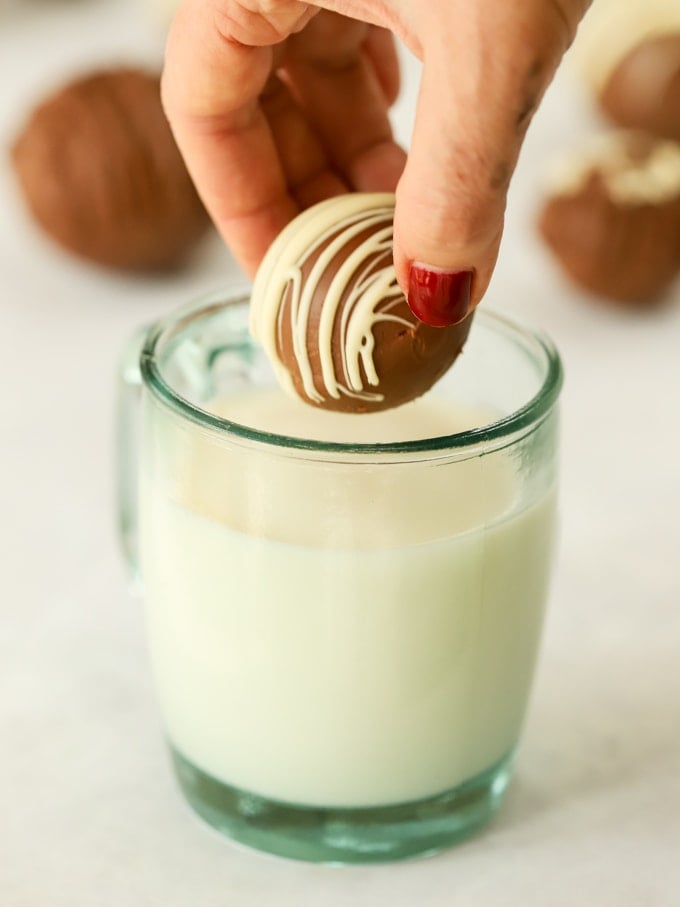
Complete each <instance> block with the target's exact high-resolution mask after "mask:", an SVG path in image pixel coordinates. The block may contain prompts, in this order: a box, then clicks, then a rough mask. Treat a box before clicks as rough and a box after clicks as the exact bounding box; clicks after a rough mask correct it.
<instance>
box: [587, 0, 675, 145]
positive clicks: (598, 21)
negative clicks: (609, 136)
mask: <svg viewBox="0 0 680 907" xmlns="http://www.w3.org/2000/svg"><path fill="white" fill-rule="evenodd" d="M569 58H570V60H571V62H572V64H573V66H574V69H575V70H576V72H577V73H578V74H579V75H580V78H581V80H582V81H583V83H584V84H585V85H586V87H587V88H588V90H589V91H590V93H591V95H592V97H593V99H594V100H595V102H596V103H597V105H598V106H599V108H600V110H601V111H602V113H604V115H605V116H606V117H607V119H609V120H610V121H611V122H612V123H613V124H614V125H616V126H619V127H624V128H626V129H638V130H642V131H645V132H650V133H652V134H653V135H656V136H657V137H659V138H670V139H674V140H680V2H679V0H596V2H594V3H593V4H592V5H591V7H590V9H589V10H588V12H587V13H586V15H585V17H584V19H583V22H582V23H581V26H580V27H579V30H578V34H577V36H576V40H575V41H574V46H573V48H572V50H571V52H570V54H569Z"/></svg>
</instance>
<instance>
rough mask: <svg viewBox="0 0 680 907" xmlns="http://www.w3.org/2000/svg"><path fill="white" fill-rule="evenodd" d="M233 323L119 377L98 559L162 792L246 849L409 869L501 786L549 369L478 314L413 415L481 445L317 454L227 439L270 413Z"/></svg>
mask: <svg viewBox="0 0 680 907" xmlns="http://www.w3.org/2000/svg"><path fill="white" fill-rule="evenodd" d="M247 309H248V300H247V298H245V297H239V298H236V297H234V296H224V295H222V296H214V297H211V298H209V299H207V300H203V301H202V302H200V303H198V304H197V305H194V306H191V307H190V308H188V309H185V310H183V311H182V312H180V313H179V314H176V315H173V316H171V317H169V318H166V319H165V320H163V321H161V322H159V323H157V324H155V325H154V326H152V327H151V328H150V329H149V330H148V331H145V332H144V336H143V338H141V353H140V341H139V339H138V340H137V341H136V342H135V343H133V344H132V345H131V347H130V349H129V350H128V353H127V356H126V359H125V361H124V365H123V370H122V379H123V382H122V387H123V393H122V397H121V415H120V426H119V445H120V458H119V459H120V475H119V494H120V525H121V534H122V542H123V547H124V550H125V552H126V554H127V557H128V560H129V562H130V565H131V567H132V568H133V570H134V571H135V572H137V573H138V576H139V578H140V580H141V586H142V592H143V597H144V600H145V608H146V615H147V625H148V635H149V644H150V651H151V658H152V663H153V670H154V675H155V681H156V687H157V690H158V697H159V701H160V708H161V712H162V715H163V720H164V725H165V729H166V733H167V738H168V743H169V746H170V750H171V754H172V760H173V764H174V768H175V773H176V776H177V780H178V782H179V785H180V787H181V789H182V791H183V792H184V794H185V796H186V798H187V800H188V801H189V803H190V804H191V806H192V807H193V808H194V809H195V810H196V812H198V813H199V814H200V815H201V816H202V817H203V818H204V819H206V820H207V821H208V822H209V823H211V824H212V825H213V826H215V827H216V828H218V829H219V830H220V831H222V832H224V833H225V834H226V835H228V836H230V837H231V838H233V839H236V840H237V841H240V842H243V843H245V844H248V845H251V846H253V847H256V848H259V849H261V850H265V851H269V852H272V853H276V854H280V855H283V856H288V857H295V858H301V859H307V860H316V861H324V862H331V863H352V862H370V861H381V860H390V859H397V858H402V857H408V856H414V855H417V854H425V853H433V852H435V851H437V850H440V849H442V848H443V847H445V846H447V845H450V844H452V843H454V842H455V841H457V840H459V839H461V838H463V837H465V836H467V835H468V834H470V833H471V832H472V831H474V830H475V829H477V828H478V827H479V826H481V825H482V824H483V823H484V822H485V821H486V820H488V819H489V818H490V816H491V815H492V814H493V813H494V811H495V810H496V808H497V807H498V805H499V803H500V801H501V799H502V796H503V793H504V791H505V788H506V785H507V783H508V779H509V775H510V769H511V763H512V758H513V752H514V749H515V746H516V743H517V739H518V736H519V732H520V726H521V723H522V719H523V715H524V712H525V708H526V703H527V698H528V694H529V688H530V684H531V678H532V673H533V668H534V663H535V659H536V653H537V649H538V643H539V637H540V632H541V625H542V618H543V611H544V605H545V599H546V593H547V588H548V580H549V573H550V563H551V556H552V550H553V538H554V523H555V519H554V517H555V500H556V493H555V487H556V472H557V455H556V446H557V445H556V435H557V399H558V396H559V391H560V386H561V382H562V371H561V365H560V361H559V358H558V355H557V353H556V351H555V349H554V348H553V346H552V345H551V344H550V342H549V341H547V340H546V339H545V338H543V337H541V336H538V335H536V334H534V333H532V332H530V331H528V330H526V329H524V328H522V327H519V326H517V325H515V324H513V323H512V322H511V321H509V320H508V319H506V318H504V317H502V316H500V315H498V314H494V313H492V312H490V311H485V310H483V309H482V310H480V311H478V313H477V314H476V316H475V324H474V325H473V328H472V331H471V334H470V338H469V340H468V343H467V346H466V348H465V352H464V354H463V356H461V357H460V359H459V360H458V362H457V363H456V365H455V366H454V368H453V369H452V370H451V371H450V372H449V373H448V374H447V375H446V376H445V377H444V378H443V379H442V380H441V381H440V382H439V383H438V384H437V386H436V387H435V388H434V389H433V391H432V392H431V393H430V398H431V399H432V400H433V401H434V404H436V405H437V406H440V407H442V406H451V405H453V404H452V403H451V401H456V404H455V405H456V406H458V407H460V406H463V407H467V410H466V411H471V409H470V408H472V409H474V410H475V411H480V410H481V411H483V412H485V413H487V414H490V415H487V418H486V419H485V420H482V423H481V425H479V424H477V427H473V428H469V429H468V430H463V431H458V432H456V433H453V434H449V435H445V436H438V437H420V438H419V439H418V440H411V441H402V440H391V441H389V442H384V443H365V442H363V443H358V442H357V443H343V441H338V440H334V441H326V442H322V441H318V440H314V439H310V438H309V437H305V436H294V433H293V432H292V431H291V436H287V435H286V434H285V433H281V434H275V433H272V432H271V431H268V430H264V429H263V428H262V427H253V425H252V424H249V422H250V420H249V418H248V412H249V411H251V409H252V411H253V412H254V411H255V409H254V407H256V406H257V403H255V404H253V407H251V409H249V406H250V404H249V403H248V401H249V400H251V399H252V400H253V401H255V400H256V397H257V395H258V394H259V395H262V394H265V395H266V394H270V393H273V394H276V393H277V392H276V391H274V390H269V389H272V388H274V386H275V379H274V377H273V373H272V371H271V370H270V367H269V365H268V363H267V361H266V359H265V356H264V354H263V353H262V351H261V350H260V348H259V347H258V345H257V344H256V343H255V342H254V341H253V340H252V339H251V337H250V335H249V332H248V311H247ZM249 395H251V396H249ZM140 398H141V399H140ZM230 398H231V399H233V400H234V401H237V402H238V401H245V407H242V409H241V410H240V412H241V413H245V414H246V415H245V417H238V418H236V419H235V418H234V417H233V415H232V416H231V417H225V416H224V414H223V412H222V409H221V408H220V407H222V406H223V404H224V401H227V403H228V402H229V399H230ZM218 402H219V405H218ZM434 404H433V405H434ZM428 405H429V404H428ZM300 406H303V404H300ZM220 412H222V415H220ZM394 412H395V413H397V414H398V413H399V411H394ZM312 415H313V416H315V414H314V413H312ZM350 418H354V419H355V420H356V419H365V418H368V417H359V416H355V417H350ZM397 418H400V416H399V415H397ZM478 422H479V420H478ZM397 437H398V436H397Z"/></svg>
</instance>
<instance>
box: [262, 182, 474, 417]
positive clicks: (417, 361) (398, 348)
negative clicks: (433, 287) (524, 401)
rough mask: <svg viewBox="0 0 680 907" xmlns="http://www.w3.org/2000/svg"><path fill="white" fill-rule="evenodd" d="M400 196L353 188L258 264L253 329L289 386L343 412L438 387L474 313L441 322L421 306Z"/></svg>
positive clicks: (283, 237) (292, 227)
mask: <svg viewBox="0 0 680 907" xmlns="http://www.w3.org/2000/svg"><path fill="white" fill-rule="evenodd" d="M393 218H394V196H393V195H390V194H369V193H353V194H351V195H343V196H338V197H336V198H332V199H329V200H328V201H325V202H321V203H320V204H318V205H315V206H314V207H313V208H310V209H308V210H307V211H305V212H303V213H302V214H301V215H299V216H298V217H297V218H296V219H295V220H294V221H292V222H291V223H290V224H289V225H288V226H287V227H286V228H285V229H284V230H283V231H282V232H281V233H280V234H279V236H278V237H277V239H276V240H275V242H274V243H273V244H272V246H271V247H270V249H269V251H268V252H267V254H266V256H265V258H264V260H263V261H262V264H261V265H260V268H259V269H258V273H257V276H256V278H255V283H254V286H253V292H252V297H251V330H252V332H253V335H254V336H255V337H256V338H257V339H258V340H259V341H260V343H261V344H262V345H263V347H264V349H265V352H266V353H267V355H268V357H269V360H270V362H271V363H272V365H273V367H274V370H275V372H276V374H277V377H278V378H279V381H280V383H281V385H282V386H283V388H284V389H285V390H287V391H289V392H290V393H292V394H294V395H297V396H298V397H300V398H301V399H302V400H304V401H305V402H306V403H309V404H311V405H314V406H319V407H322V408H324V409H330V410H336V411H339V412H353V413H368V412H376V411H379V410H385V409H390V408H392V407H395V406H399V405H400V404H402V403H406V402H408V401H409V400H413V399H415V398H416V397H419V396H421V395H422V394H424V393H425V392H426V391H428V390H429V389H430V388H431V387H432V385H433V384H434V383H435V382H436V381H437V380H438V379H439V378H441V376H442V375H443V374H444V372H446V371H447V370H448V369H449V368H450V367H451V365H452V364H453V363H454V362H455V360H456V358H457V357H458V355H459V354H460V352H461V350H462V348H463V345H464V343H465V340H466V338H467V335H468V332H469V330H470V324H471V321H472V316H468V317H467V318H466V319H465V321H463V322H462V323H461V324H458V325H455V326H453V327H446V328H434V327H430V326H429V325H426V324H423V323H422V322H421V321H419V320H418V319H417V318H416V317H415V315H413V313H412V312H411V310H410V309H409V307H408V303H407V302H406V298H405V297H404V294H403V293H402V292H401V289H400V288H399V285H398V283H397V277H396V273H395V270H394V264H393V260H392V252H393V250H392V239H393Z"/></svg>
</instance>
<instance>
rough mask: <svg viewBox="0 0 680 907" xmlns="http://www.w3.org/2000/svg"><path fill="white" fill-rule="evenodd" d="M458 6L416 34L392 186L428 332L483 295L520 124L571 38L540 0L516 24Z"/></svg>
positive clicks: (481, 8) (399, 257) (406, 266)
mask: <svg viewBox="0 0 680 907" xmlns="http://www.w3.org/2000/svg"><path fill="white" fill-rule="evenodd" d="M466 6H467V9H466V14H465V16H458V17H457V18H456V21H455V22H451V23H450V26H451V27H450V28H448V29H447V28H446V23H444V27H442V21H441V15H440V17H439V22H437V23H436V28H432V29H431V30H430V31H429V32H428V31H427V30H426V31H425V32H424V33H422V47H423V58H424V69H423V78H422V83H421V88H420V95H419V99H418V108H417V113H416V121H415V127H414V132H413V138H412V144H411V150H410V152H409V156H408V161H407V164H406V168H405V170H404V173H403V176H402V178H401V180H400V182H399V185H398V187H397V198H396V210H395V222H394V243H395V265H396V268H397V276H398V279H399V283H400V285H401V286H402V288H403V289H404V291H405V292H407V295H408V300H409V305H410V306H411V308H412V309H413V312H414V314H415V315H416V316H417V317H418V318H420V319H421V320H422V321H425V322H426V323H428V324H432V325H434V326H445V325H449V324H455V323H457V322H459V321H462V320H463V319H464V318H465V317H466V316H467V314H468V312H469V311H470V310H471V309H472V308H473V307H474V306H475V305H476V304H477V303H478V302H479V300H480V299H481V297H482V296H483V295H484V292H485V290H486V288H487V286H488V284H489V281H490V279H491V275H492V272H493V268H494V265H495V263H496V258H497V255H498V248H499V245H500V240H501V235H502V232H503V218H504V212H505V203H506V193H507V188H508V183H509V180H510V177H511V175H512V173H513V171H514V168H515V164H516V161H517V156H518V154H519V150H520V146H521V143H522V139H523V137H524V133H525V131H526V127H527V125H528V123H529V121H530V119H531V115H532V113H533V111H534V109H535V107H536V105H537V104H538V101H539V99H540V98H541V96H542V94H543V92H544V90H545V88H546V86H547V85H548V83H549V81H550V79H551V78H552V75H553V74H554V71H555V69H556V67H557V64H558V62H559V60H560V58H561V56H562V53H563V52H564V50H565V49H566V47H567V46H568V44H569V41H570V39H571V36H570V35H569V34H568V28H567V26H566V23H565V20H564V19H563V18H562V17H560V16H555V17H554V18H551V17H550V16H546V14H545V10H546V9H549V8H550V7H551V4H546V3H545V0H540V3H539V4H533V3H529V4H526V7H528V8H530V9H531V8H533V13H531V14H528V13H525V14H524V16H522V14H521V13H519V12H518V9H517V5H516V4H509V3H507V0H500V2H498V3H495V4H493V3H489V2H482V3H479V4H477V3H471V4H467V5H466ZM490 6H495V8H496V9H497V10H498V13H499V15H497V16H496V17H493V16H491V17H490V16H489V7H490ZM541 8H542V12H541ZM475 10H477V12H476V11H475ZM504 10H505V11H504ZM480 17H481V18H480Z"/></svg>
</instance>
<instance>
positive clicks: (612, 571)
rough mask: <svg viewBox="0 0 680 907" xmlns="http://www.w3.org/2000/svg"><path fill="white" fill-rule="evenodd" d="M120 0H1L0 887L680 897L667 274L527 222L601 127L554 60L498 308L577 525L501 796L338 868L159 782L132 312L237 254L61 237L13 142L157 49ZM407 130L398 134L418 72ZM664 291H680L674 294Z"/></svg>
mask: <svg viewBox="0 0 680 907" xmlns="http://www.w3.org/2000/svg"><path fill="white" fill-rule="evenodd" d="M162 41H163V36H162V31H161V29H160V28H159V27H158V25H157V24H155V23H154V21H153V16H151V14H150V13H149V10H148V9H147V8H146V7H144V6H141V5H139V4H136V3H134V2H131V0H70V2H67V0H62V2H58V0H52V2H46V0H5V3H4V6H3V5H0V144H1V145H2V146H3V161H2V164H1V165H0V464H1V467H2V468H1V471H0V568H1V569H0V581H1V583H2V586H1V587H0V903H1V904H2V905H3V907H23V905H30V907H62V905H63V907H81V905H82V907H114V905H115V907H142V905H162V907H179V905H182V907H184V905H194V904H196V905H201V907H214V905H215V907H216V905H227V904H238V905H239V907H240V905H243V907H251V905H259V904H264V905H269V904H272V905H281V907H289V905H290V907H293V905H295V907H306V905H310V907H311V905H314V907H317V905H324V907H336V905H341V904H343V905H344V904H353V905H354V904H356V905H364V904H366V905H369V904H370V905H371V907H400V905H409V907H411V905H418V907H430V905H433V907H434V905H436V907H439V905H451V904H461V905H471V904H475V905H484V907H495V905H499V907H500V905H522V907H534V905H536V907H539V905H540V907H545V905H550V907H560V905H565V907H573V905H575V904H584V905H610V904H611V905H626V907H634V905H644V907H647V905H654V907H656V905H676V904H677V903H678V898H680V893H679V892H680V860H679V854H680V525H679V522H678V512H679V510H680V427H679V423H680V294H678V292H677V290H676V292H675V295H674V298H672V299H671V300H670V301H669V304H668V305H666V306H665V307H664V308H662V309H660V310H658V311H655V312H652V313H646V314H645V313H642V314H623V313H620V312H617V311H615V310H612V309H609V308H606V307H603V306H598V305H595V304H594V303H593V301H592V300H590V299H589V298H587V297H586V296H583V295H581V294H579V293H578V292H577V291H575V290H574V289H573V288H571V287H570V286H568V285H567V284H566V283H565V282H563V280H562V278H561V277H560V275H559V273H558V272H557V270H556V269H555V268H554V266H553V264H552V261H551V260H550V259H549V258H548V256H547V255H546V253H545V251H544V250H543V248H542V247H541V245H540V242H539V241H538V240H537V238H536V236H535V232H534V229H533V217H534V212H535V208H536V205H537V202H538V199H539V197H540V193H539V188H538V186H539V183H538V180H539V176H540V173H541V172H542V171H543V169H544V166H545V159H546V156H547V155H548V154H549V152H551V151H552V150H554V149H559V148H564V147H565V146H568V145H574V144H577V143H578V141H579V139H580V136H582V135H583V134H585V133H587V132H589V131H592V130H593V129H594V128H596V126H597V123H596V120H595V118H594V115H593V114H592V112H590V111H589V110H588V108H587V102H586V100H585V98H583V97H582V96H581V95H580V93H579V90H578V87H577V86H576V85H575V84H573V83H572V81H571V77H570V75H569V73H568V71H567V70H565V71H564V72H563V73H562V74H561V76H560V78H559V80H558V82H557V83H556V85H555V86H554V87H553V89H552V90H551V92H550V93H549V95H548V98H547V100H546V102H545V104H544V107H543V109H542V110H541V112H540V114H539V116H538V118H537V120H536V122H535V124H534V126H533V128H532V131H531V133H530V137H529V141H528V145H527V148H526V152H525V155H524V157H523V160H522V162H521V165H520V168H519V171H518V174H517V178H516V180H515V184H514V187H513V191H512V197H511V203H510V209H509V216H508V223H507V232H506V239H505V243H504V246H503V250H502V255H501V260H500V263H499V267H498V270H497V274H496V277H495V279H494V282H493V285H492V287H491V289H490V291H489V294H488V298H487V300H486V302H485V305H493V306H495V307H497V308H500V309H502V310H504V311H506V312H508V313H511V314H513V315H516V316H517V317H520V318H522V319H524V320H528V321H530V322H532V323H534V324H536V325H538V326H541V327H543V328H544V329H545V330H547V331H548V332H549V333H550V334H551V335H552V336H553V338H554V339H555V341H556V342H557V344H558V346H559V348H560V350H561V352H562V355H563V358H564V362H565V367H566V375H567V378H566V384H565V389H564V395H563V416H564V419H563V445H562V449H563V465H562V475H563V483H562V542H561V550H560V556H559V561H558V565H557V570H556V575H555V582H554V586H553V592H552V597H551V605H550V611H549V617H548V622H547V629H546V636H545V644H544V647H543V653H542V658H541V662H540V666H539V670H538V675H537V678H536V684H535V690H534V694H533V698H532V703H531V708H530V712H529V716H528V720H527V724H526V730H525V734H524V739H523V743H522V746H521V748H520V752H519V758H518V764H517V770H516V775H515V780H514V783H513V785H512V787H511V790H510V793H509V796H508V799H507V802H506V805H505V807H504V809H503V810H502V812H501V814H500V815H499V817H498V819H497V821H495V822H494V824H493V825H492V826H491V827H490V828H489V829H488V830H487V831H486V832H485V833H484V834H482V835H480V836H479V837H477V838H475V839H473V840H471V841H469V842H467V843H465V844H463V845H461V846H459V847H457V848H456V849H454V850H451V851H449V852H447V853H445V854H443V855H441V856H438V857H436V858H433V859H430V860H426V861H419V862H411V863H404V864H399V865H389V866H382V867H368V868H358V869H346V870H338V869H328V868H325V867H315V866H308V865H304V864H296V863H292V862H285V861H280V860H275V859H273V858H269V857H264V856H261V855H259V854H256V853H252V852H248V851H244V850H240V849H238V848H235V847H234V846H233V845H231V844H229V843H227V842H226V841H225V840H223V839H222V838H220V837H219V836H218V835H216V834H215V833H213V832H212V831H210V830H208V829H207V828H206V827H204V826H203V825H201V824H200V823H199V822H198V821H197V820H195V819H194V818H193V816H192V814H191V813H190V812H189V810H188V809H187V807H185V806H184V804H183V802H182V800H181V799H180V797H179V795H178V793H177V791H176V790H175V787H174V783H173V781H172V778H171V775H170V772H169V768H168V763H167V759H166V756H165V751H164V747H163V742H162V737H161V728H160V725H159V719H158V714H157V711H156V707H155V703H154V698H153V692H152V688H151V682H150V677H149V669H148V661H147V656H146V652H145V643H144V635H143V625H142V619H141V614H140V610H139V606H138V604H137V603H136V602H135V601H134V600H132V599H131V598H130V597H129V595H128V593H127V590H126V579H125V576H124V572H123V569H122V566H121V564H120V560H119V556H118V551H117V548H116V542H115V535H114V515H113V514H114V508H113V440H114V429H113V415H114V397H115V380H114V375H115V370H116V362H117V358H118V355H119V352H120V350H121V347H122V344H123V342H124V340H125V339H126V338H127V337H128V335H129V334H130V333H131V332H132V331H133V329H134V328H135V327H137V326H138V325H140V324H142V323H145V322H148V321H150V320H152V319H153V318H154V317H156V316H157V315H159V314H160V313H165V312H167V311H168V310H170V309H172V308H173V307H175V306H176V305H178V304H181V303H185V302H186V301H188V300H190V299H192V298H194V297H196V296H197V295H199V294H201V293H203V292H205V291H207V290H212V289H215V288H219V287H222V286H226V285H234V284H240V283H242V282H243V281H242V277H241V276H240V275H239V273H238V271H237V269H236V268H235V266H234V265H233V263H232V262H231V260H230V258H229V256H228V254H227V253H226V251H224V250H223V249H222V247H221V245H220V243H219V242H218V241H216V240H213V241H208V242H207V243H206V245H205V246H204V248H203V249H202V250H201V252H200V253H199V255H198V256H197V258H196V260H195V262H194V264H193V266H192V267H191V268H190V269H189V270H188V271H185V272H184V273H183V274H182V275H179V276H174V277H170V278H166V279H156V278H154V279H132V278H127V277H121V276H116V275H112V274H109V273H105V272H102V271H100V270H97V269H95V268H91V267H89V266H86V265H84V264H82V263H81V262H79V261H77V260H75V259H72V258H69V257H67V256H66V255H64V254H63V253H61V252H60V251H59V250H58V249H56V248H55V247H53V246H52V245H50V244H49V242H48V241H46V240H45V239H44V238H43V237H42V236H41V235H40V234H39V233H38V232H37V230H36V229H35V228H34V226H33V225H32V224H31V222H30V221H29V219H28V217H27V215H26V213H25V212H24V209H23V207H22V205H21V204H20V199H19V197H18V194H17V190H16V187H15V185H14V183H13V180H12V177H11V173H10V169H9V167H8V166H7V161H6V155H5V153H4V149H5V148H6V146H7V145H8V143H9V142H10V140H11V138H12V136H13V135H15V133H16V131H17V130H18V128H19V127H20V124H21V123H22V121H23V119H24V117H25V116H26V114H27V112H28V110H29V107H30V105H31V104H32V103H33V102H34V101H36V100H37V99H38V98H39V97H40V96H41V95H42V94H43V92H44V91H46V90H47V89H49V88H52V87H54V86H55V84H57V83H58V82H60V81H61V80H62V79H63V78H64V77H65V76H67V75H71V74H72V73H75V72H78V71H80V70H82V69H84V68H87V67H89V66H91V65H95V64H97V65H98V64H100V63H111V62H118V61H130V62H135V61H136V62H140V61H154V60H158V59H160V53H161V48H162ZM406 76H407V85H406V87H405V92H404V95H403V97H402V100H401V102H400V104H399V105H398V109H397V129H398V133H399V135H400V136H402V137H403V138H404V139H405V140H407V137H408V132H409V124H410V120H411V117H412V110H413V101H414V97H415V91H416V81H417V69H416V67H415V66H414V65H413V64H410V63H409V64H408V65H407V72H406ZM671 295H672V294H671Z"/></svg>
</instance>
